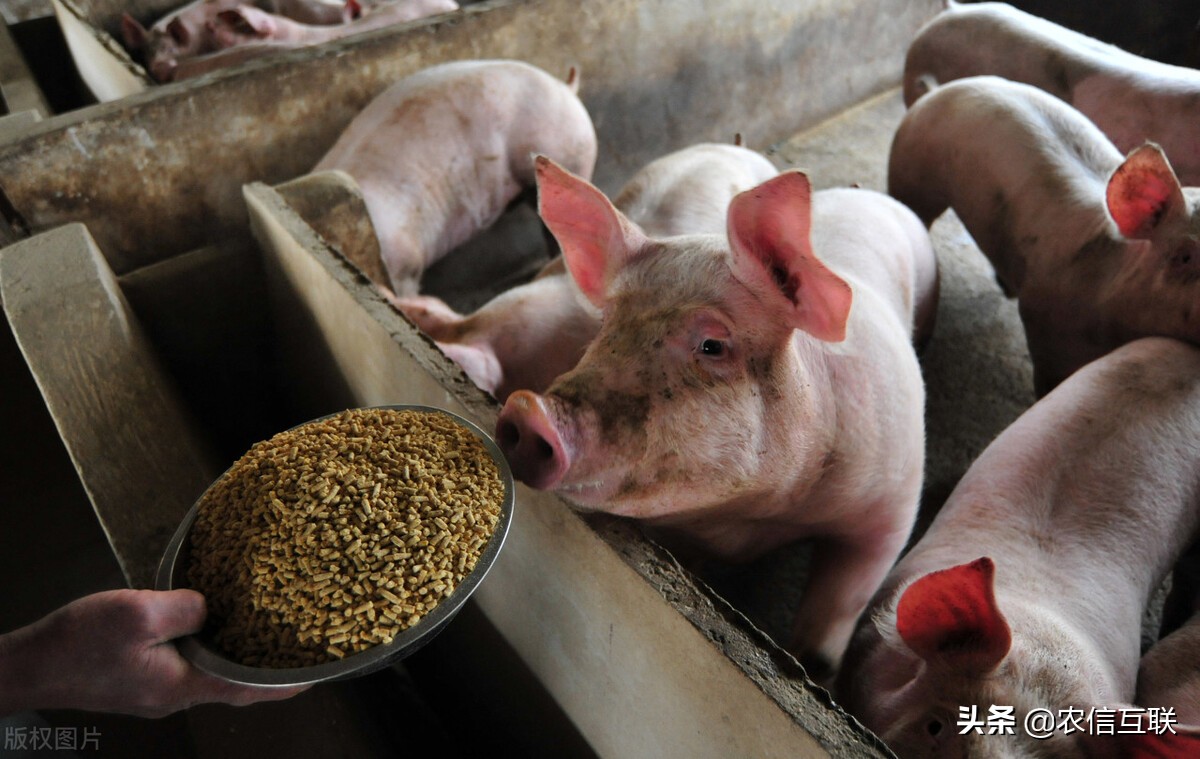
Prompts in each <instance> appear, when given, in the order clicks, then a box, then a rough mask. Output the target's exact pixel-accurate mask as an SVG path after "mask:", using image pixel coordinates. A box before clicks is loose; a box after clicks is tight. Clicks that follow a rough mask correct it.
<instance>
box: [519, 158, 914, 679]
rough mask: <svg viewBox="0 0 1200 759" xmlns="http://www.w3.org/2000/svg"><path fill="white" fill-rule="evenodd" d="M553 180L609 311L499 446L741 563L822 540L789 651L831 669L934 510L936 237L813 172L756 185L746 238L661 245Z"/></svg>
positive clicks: (732, 224)
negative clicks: (922, 333)
mask: <svg viewBox="0 0 1200 759" xmlns="http://www.w3.org/2000/svg"><path fill="white" fill-rule="evenodd" d="M538 192H539V195H538V198H539V203H540V210H541V214H542V218H543V220H544V221H545V222H546V224H547V226H548V227H549V228H550V231H551V232H552V233H553V234H554V236H555V237H556V238H557V240H558V242H559V244H560V246H561V248H562V251H563V257H564V259H565V261H566V264H567V267H568V268H569V269H570V271H571V275H572V276H573V278H574V280H575V282H576V283H577V284H578V285H579V287H580V289H581V290H582V291H583V293H584V294H585V295H586V296H587V297H588V299H589V300H591V301H592V303H593V304H595V305H596V306H597V307H598V308H600V309H601V310H602V312H603V321H602V325H601V328H600V332H599V334H598V335H597V337H596V339H595V340H593V341H592V343H591V344H590V345H589V346H588V348H587V351H586V353H585V354H584V356H583V358H582V360H581V361H580V362H579V364H578V365H577V366H576V367H575V368H574V369H572V370H571V371H569V372H567V373H566V374H564V375H562V376H560V377H559V378H558V379H557V380H555V382H554V383H553V384H552V385H551V386H550V388H549V389H548V390H547V391H546V393H545V395H537V394H534V393H530V392H526V391H520V392H516V393H513V394H512V395H510V396H509V397H508V401H507V403H506V404H505V406H504V408H503V410H502V411H501V413H500V416H499V418H498V421H497V428H496V438H497V441H498V442H499V443H500V445H501V447H502V448H503V449H504V451H505V454H506V455H507V457H508V460H509V462H510V463H511V465H512V469H513V472H514V473H515V474H516V475H517V476H518V477H519V478H520V479H522V480H523V481H524V482H525V483H527V484H529V485H531V486H533V487H536V488H541V489H553V490H555V491H557V492H558V493H560V494H562V495H563V496H565V497H567V498H568V499H570V500H571V501H572V502H574V503H575V504H576V505H577V506H578V507H580V508H581V509H584V510H600V511H605V512H609V513H613V514H618V515H622V516H627V517H632V518H635V519H639V520H642V521H643V522H644V523H645V524H647V525H649V526H650V527H651V528H653V529H654V530H655V531H656V532H658V533H659V534H660V535H662V536H665V537H668V538H670V539H672V540H673V541H674V542H675V543H676V544H677V546H678V545H683V546H688V547H691V548H694V549H696V550H699V551H701V552H702V553H703V555H706V556H710V557H714V558H719V559H722V560H728V561H744V560H750V559H753V558H755V557H757V556H759V555H761V554H764V553H766V552H767V551H770V550H772V549H773V548H776V547H778V546H780V545H783V544H785V543H789V542H791V541H795V540H797V539H800V538H814V539H816V546H815V549H814V554H813V562H812V567H811V573H810V578H811V579H810V581H809V584H808V588H807V592H806V593H805V595H804V599H803V602H802V605H801V608H800V609H799V611H798V613H797V615H796V622H795V629H794V636H793V640H792V641H791V642H790V644H791V645H790V647H791V648H792V650H794V651H795V652H797V653H798V655H800V657H801V658H802V660H803V662H804V663H805V664H806V666H808V668H809V673H810V674H811V675H813V676H814V677H817V678H822V677H825V676H827V675H828V674H829V673H830V672H831V671H832V669H833V668H835V667H836V666H837V663H838V661H839V660H840V658H841V654H842V649H843V648H844V646H845V644H846V641H847V639H848V638H849V636H850V632H851V630H852V629H853V626H854V622H855V620H856V619H857V617H858V614H859V612H860V611H861V610H862V608H863V606H864V605H865V604H866V602H867V600H868V599H869V598H870V596H871V594H872V593H873V592H874V590H875V588H876V587H877V586H878V584H879V582H880V581H881V580H882V579H883V577H884V575H885V574H886V573H887V570H888V568H889V567H890V566H891V565H892V563H893V562H894V561H895V560H896V557H897V555H898V554H899V552H900V550H901V548H902V547H903V546H904V544H905V541H906V540H907V538H908V535H909V532H910V530H911V528H912V524H913V518H914V515H915V513H916V508H917V499H918V497H919V494H920V489H921V480H922V465H923V461H924V420H923V408H924V387H923V385H922V381H921V374H920V369H919V367H918V365H917V359H916V355H915V353H914V350H913V347H912V344H911V342H910V337H911V335H912V333H913V330H914V314H917V313H919V314H926V313H928V311H929V310H931V309H930V305H931V304H930V301H931V300H932V299H933V297H934V293H935V281H936V263H935V259H934V255H933V251H932V248H931V246H930V242H929V237H928V235H927V233H926V231H925V229H923V228H922V226H921V223H920V221H919V220H918V219H917V218H916V217H915V216H913V214H912V213H911V212H910V211H909V210H908V209H906V208H904V207H903V206H902V205H900V204H899V203H897V202H896V201H894V200H892V199H891V198H889V197H887V196H885V195H882V194H880V193H875V192H870V191H868V190H857V189H836V190H825V191H822V192H819V193H815V194H814V193H812V191H811V187H810V185H809V182H808V179H807V177H806V176H805V175H804V174H803V173H800V172H798V171H786V172H784V173H782V174H780V175H778V176H776V177H774V178H772V179H769V180H767V181H766V182H764V183H762V184H760V185H758V186H757V187H754V188H752V189H750V190H747V191H745V192H742V193H740V194H738V195H737V196H736V197H735V198H734V199H733V201H732V202H731V203H730V205H729V209H728V212H727V217H726V218H727V222H726V228H727V233H726V234H699V235H683V236H679V237H668V238H656V237H650V236H648V235H646V234H645V232H644V231H643V230H641V229H640V228H639V227H638V226H637V225H636V224H634V223H633V222H631V221H630V220H629V219H627V218H626V217H625V216H624V215H623V214H622V213H620V212H619V211H618V210H617V209H616V208H614V207H613V206H612V204H611V203H610V202H609V201H608V199H607V198H605V197H604V195H603V194H601V193H600V192H599V191H598V190H597V189H596V188H594V187H593V186H591V185H590V184H588V183H587V182H584V181H582V180H581V179H579V178H576V177H573V176H571V175H570V174H568V173H567V172H565V171H563V170H562V169H561V168H559V167H557V166H555V165H554V164H553V163H551V162H550V161H548V160H545V159H544V158H540V159H539V160H538Z"/></svg>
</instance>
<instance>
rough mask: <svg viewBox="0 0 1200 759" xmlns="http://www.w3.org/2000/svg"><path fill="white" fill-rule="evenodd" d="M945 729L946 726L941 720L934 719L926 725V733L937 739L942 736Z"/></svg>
mask: <svg viewBox="0 0 1200 759" xmlns="http://www.w3.org/2000/svg"><path fill="white" fill-rule="evenodd" d="M945 727H946V725H945V724H944V723H943V722H942V721H941V720H940V719H938V718H937V717H934V718H932V719H930V720H929V721H928V722H926V723H925V732H927V733H929V735H930V736H932V737H934V738H936V737H937V736H939V735H941V733H942V729H943V728H945Z"/></svg>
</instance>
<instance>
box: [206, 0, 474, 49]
mask: <svg viewBox="0 0 1200 759" xmlns="http://www.w3.org/2000/svg"><path fill="white" fill-rule="evenodd" d="M353 7H355V8H357V7H358V5H357V3H355V4H354V6H353ZM454 10H458V3H456V2H454V0H392V2H387V3H381V4H379V5H375V6H373V7H370V8H369V9H368V10H366V11H365V12H363V13H362V14H361V15H359V16H356V17H355V18H354V19H351V20H348V21H347V22H346V23H344V24H337V25H319V24H305V23H301V22H299V21H295V20H293V19H289V18H287V17H286V16H280V15H278V14H274V13H269V12H267V11H264V10H260V9H259V8H255V7H254V6H251V5H239V6H237V7H235V8H231V9H229V10H225V11H221V12H220V13H218V14H217V17H216V19H215V20H214V22H213V24H212V27H211V31H212V37H213V41H214V43H215V44H216V46H217V49H219V50H221V49H227V48H232V47H236V46H239V45H245V44H247V43H253V42H265V41H270V42H272V43H274V45H275V47H276V48H278V49H287V48H296V47H304V46H307V45H318V44H321V43H323V42H329V41H331V40H335V39H341V38H343V37H348V36H350V35H351V34H359V33H361V32H365V31H369V30H371V29H382V28H384V27H387V26H391V25H393V24H400V23H404V22H405V21H414V20H416V19H419V18H424V17H426V16H432V15H435V14H438V13H449V12H450V11H454ZM256 49H263V50H266V49H270V48H266V47H261V48H256Z"/></svg>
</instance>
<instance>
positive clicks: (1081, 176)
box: [888, 76, 1200, 395]
mask: <svg viewBox="0 0 1200 759" xmlns="http://www.w3.org/2000/svg"><path fill="white" fill-rule="evenodd" d="M888 191H889V193H891V194H892V195H893V196H894V197H896V198H897V199H898V200H900V201H901V202H903V203H905V204H906V205H908V206H909V207H910V208H912V209H913V210H914V211H915V212H916V213H917V215H918V216H920V217H921V219H922V220H923V221H924V222H925V223H926V224H929V223H932V222H933V220H934V219H936V218H937V217H938V216H939V215H940V214H941V213H942V212H943V211H944V210H945V209H946V208H947V207H950V208H953V209H954V212H955V213H956V214H957V215H958V217H959V218H960V219H961V220H962V222H963V224H964V226H965V227H966V229H967V231H968V232H970V234H971V236H972V237H973V238H974V239H975V242H976V243H977V244H978V246H979V248H980V250H982V251H983V253H984V254H985V255H986V256H987V257H988V259H989V260H990V261H991V263H992V266H993V268H994V269H995V272H996V278H997V280H998V281H999V282H1000V284H1001V286H1002V287H1003V288H1004V290H1005V292H1006V293H1008V294H1009V295H1010V296H1015V297H1016V298H1017V305H1018V308H1019V310H1020V315H1021V320H1022V322H1023V324H1024V327H1025V336H1026V342H1027V343H1028V346H1029V352H1030V355H1031V357H1032V359H1033V369H1034V381H1035V385H1036V388H1035V389H1036V391H1037V393H1038V394H1039V395H1044V394H1045V393H1046V392H1048V391H1049V390H1050V389H1051V388H1053V387H1054V386H1055V385H1057V384H1058V383H1059V382H1061V381H1062V380H1063V379H1064V378H1066V377H1067V376H1068V375H1070V373H1071V372H1073V371H1075V370H1076V369H1078V368H1079V367H1080V366H1083V365H1084V364H1086V363H1088V362H1089V361H1091V360H1093V359H1095V358H1098V357H1099V356H1101V355H1103V354H1104V353H1107V352H1108V351H1110V350H1112V349H1113V348H1115V347H1117V346H1118V345H1121V344H1123V343H1125V342H1128V341H1129V340H1132V339H1135V338H1137V337H1145V336H1150V335H1161V336H1165V337H1176V338H1179V339H1183V340H1187V341H1189V342H1198V341H1200V310H1197V309H1196V307H1195V304H1196V302H1197V301H1198V299H1200V247H1198V245H1197V242H1196V238H1197V235H1198V234H1200V215H1197V213H1196V203H1197V197H1198V193H1200V191H1197V190H1196V189H1193V188H1182V187H1180V184H1179V180H1178V179H1177V178H1176V176H1175V174H1174V172H1173V171H1172V169H1171V164H1170V162H1169V161H1168V160H1167V157H1166V156H1165V155H1164V154H1163V152H1162V150H1161V149H1160V148H1159V147H1157V146H1156V145H1153V144H1147V145H1144V146H1142V147H1139V148H1137V149H1135V150H1134V151H1132V152H1131V153H1130V154H1129V155H1128V156H1126V157H1122V155H1121V153H1120V152H1118V151H1117V149H1116V148H1115V147H1114V146H1113V144H1112V143H1111V142H1110V141H1109V140H1108V139H1107V138H1106V137H1105V136H1104V135H1103V134H1102V133H1101V132H1100V130H1099V129H1097V128H1096V126H1095V125H1094V124H1092V123H1091V122H1090V121H1088V119H1087V118H1086V117H1084V116H1083V115H1082V114H1080V113H1079V112H1078V111H1076V110H1075V109H1074V108H1071V107H1070V106H1069V105H1067V104H1066V103H1064V102H1063V101H1061V100H1059V99H1058V98H1055V97H1053V96H1051V95H1048V94H1046V93H1045V92H1043V91H1041V90H1039V89H1036V88H1034V87H1031V86H1029V85H1026V84H1020V83H1016V82H1009V81H1007V80H1003V79H1000V78H997V77H990V76H988V77H969V78H967V79H959V80H956V81H954V82H951V83H950V84H945V85H941V86H939V87H938V88H937V89H935V90H934V91H933V92H931V93H929V94H928V95H925V96H924V97H922V98H921V99H919V100H917V101H916V103H914V104H913V106H912V108H910V109H909V111H908V112H907V113H906V114H905V116H904V118H903V119H902V120H901V122H900V126H899V128H898V129H897V131H896V135H895V137H894V139H893V142H892V147H891V155H890V156H889V159H888Z"/></svg>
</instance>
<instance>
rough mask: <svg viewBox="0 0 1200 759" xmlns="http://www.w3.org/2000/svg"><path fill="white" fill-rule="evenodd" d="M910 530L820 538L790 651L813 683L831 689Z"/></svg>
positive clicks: (814, 550)
mask: <svg viewBox="0 0 1200 759" xmlns="http://www.w3.org/2000/svg"><path fill="white" fill-rule="evenodd" d="M889 508H890V507H889ZM908 536H909V530H908V529H907V528H905V529H899V530H895V531H891V532H885V533H883V534H879V533H876V532H869V533H867V534H866V535H855V536H839V537H832V538H825V539H821V540H820V541H818V542H817V543H816V544H815V545H814V549H813V555H812V563H811V564H810V566H809V580H808V586H807V587H806V588H805V591H804V598H803V599H802V601H801V603H800V610H799V612H798V613H797V615H796V621H795V624H794V626H793V628H792V640H791V642H790V644H789V645H788V648H789V649H790V650H791V651H792V652H793V653H795V654H796V655H797V657H798V658H799V659H800V663H801V664H803V665H804V669H805V671H807V673H808V676H809V677H811V678H812V679H813V681H814V682H817V683H820V684H828V683H829V682H830V680H831V679H832V677H833V675H834V674H835V673H836V672H837V669H838V666H839V665H840V664H841V658H842V654H843V653H844V652H845V650H846V645H847V644H848V643H849V642H850V636H851V634H852V633H853V632H854V627H855V624H856V623H857V622H858V618H859V616H860V615H861V614H862V611H863V609H865V608H866V606H867V603H868V602H869V601H870V600H871V596H872V595H874V593H875V591H876V590H877V589H878V588H879V586H880V585H881V584H882V583H883V579H884V577H886V576H887V573H888V571H889V570H891V568H892V565H893V564H894V563H895V561H896V558H897V557H898V556H899V555H900V552H901V551H902V550H903V549H904V546H905V544H906V543H907V542H908Z"/></svg>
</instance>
